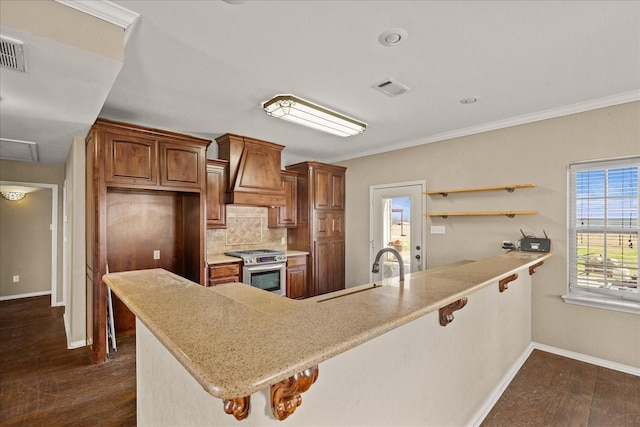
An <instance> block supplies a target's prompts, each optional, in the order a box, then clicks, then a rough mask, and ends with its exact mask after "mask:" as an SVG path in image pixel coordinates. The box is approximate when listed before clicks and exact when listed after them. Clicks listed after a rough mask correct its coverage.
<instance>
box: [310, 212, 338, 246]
mask: <svg viewBox="0 0 640 427" xmlns="http://www.w3.org/2000/svg"><path fill="white" fill-rule="evenodd" d="M314 225H315V237H316V238H319V239H324V238H330V237H341V236H344V213H343V212H336V211H329V212H326V211H320V212H316V214H315V217H314Z"/></svg>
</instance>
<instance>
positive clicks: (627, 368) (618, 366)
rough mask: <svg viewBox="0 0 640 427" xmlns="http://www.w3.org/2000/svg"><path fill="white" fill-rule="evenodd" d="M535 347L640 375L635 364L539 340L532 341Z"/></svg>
mask: <svg viewBox="0 0 640 427" xmlns="http://www.w3.org/2000/svg"><path fill="white" fill-rule="evenodd" d="M531 344H532V346H533V348H534V349H537V350H541V351H546V352H547V353H553V354H557V355H558V356H564V357H568V358H569V359H575V360H579V361H581V362H586V363H590V364H592V365H596V366H602V367H603V368H607V369H613V370H614V371H620V372H624V373H625V374H631V375H635V376H637V377H640V368H635V367H633V366H628V365H623V364H621V363H615V362H610V361H608V360H604V359H599V358H597V357H593V356H587V355H586V354H582V353H575V352H573V351H569V350H564V349H561V348H558V347H553V346H550V345H546V344H540V343H537V342H533V343H531Z"/></svg>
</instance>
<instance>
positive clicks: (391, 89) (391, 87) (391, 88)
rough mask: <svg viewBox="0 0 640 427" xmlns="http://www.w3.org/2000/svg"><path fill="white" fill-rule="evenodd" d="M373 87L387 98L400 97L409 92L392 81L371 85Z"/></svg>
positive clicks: (401, 85)
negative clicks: (387, 96)
mask: <svg viewBox="0 0 640 427" xmlns="http://www.w3.org/2000/svg"><path fill="white" fill-rule="evenodd" d="M373 87H374V88H375V89H378V90H379V91H380V92H382V93H384V94H386V95H389V96H398V95H402V94H403V93H405V92H409V91H410V90H411V89H409V88H408V87H407V86H405V85H403V84H402V83H399V82H397V81H396V80H394V79H386V80H383V81H381V82H380V83H378V84H375V85H373Z"/></svg>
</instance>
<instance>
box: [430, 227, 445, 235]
mask: <svg viewBox="0 0 640 427" xmlns="http://www.w3.org/2000/svg"><path fill="white" fill-rule="evenodd" d="M431 234H444V225H432V226H431Z"/></svg>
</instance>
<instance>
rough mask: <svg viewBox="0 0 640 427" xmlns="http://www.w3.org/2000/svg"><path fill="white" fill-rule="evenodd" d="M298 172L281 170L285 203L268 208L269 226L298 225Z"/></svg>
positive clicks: (290, 226)
mask: <svg viewBox="0 0 640 427" xmlns="http://www.w3.org/2000/svg"><path fill="white" fill-rule="evenodd" d="M297 178H298V174H297V172H291V171H282V188H283V189H284V194H285V196H286V204H285V205H284V206H280V207H277V208H269V228H278V227H287V228H292V227H296V226H297V225H298V183H297Z"/></svg>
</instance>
